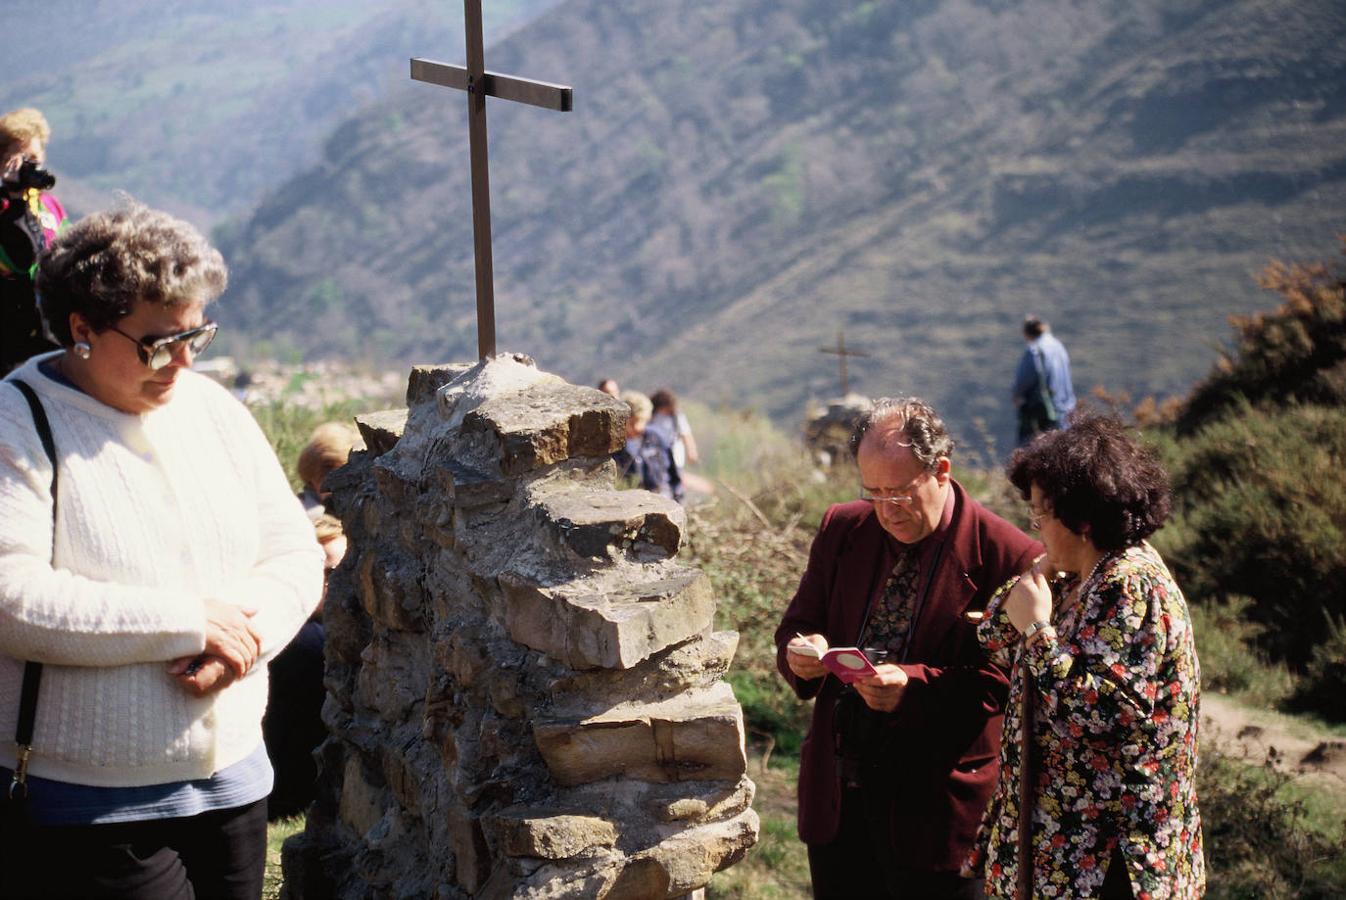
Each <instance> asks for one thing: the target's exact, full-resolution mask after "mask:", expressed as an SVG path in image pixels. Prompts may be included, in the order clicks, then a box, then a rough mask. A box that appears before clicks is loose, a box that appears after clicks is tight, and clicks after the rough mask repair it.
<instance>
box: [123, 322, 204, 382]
mask: <svg viewBox="0 0 1346 900" xmlns="http://www.w3.org/2000/svg"><path fill="white" fill-rule="evenodd" d="M112 330H113V331H115V332H117V334H120V335H121V336H122V337H124V338H126V339H127V340H128V341H131V342H132V343H134V344H135V345H136V353H138V354H139V355H140V361H141V362H143V363H144V364H145V365H146V366H148V367H149V369H150V371H151V372H157V371H159V370H160V369H162V368H163V367H164V366H166V365H168V364H169V363H171V362H172V361H173V354H174V353H177V352H178V348H179V347H183V346H185V347H186V348H187V349H188V350H190V351H192V356H198V355H200V354H202V353H204V352H206V348H207V347H209V346H210V342H211V341H213V340H215V332H217V331H219V330H220V326H219V325H217V324H216V323H214V322H207V323H206V324H204V325H200V326H197V327H196V328H190V329H188V330H187V331H180V332H178V333H177V334H170V335H166V336H164V337H154V336H152V335H147V336H146V337H143V338H133V337H131V336H130V335H129V334H127V333H126V332H124V331H122V330H121V329H120V328H118V327H117V326H115V325H113V326H112Z"/></svg>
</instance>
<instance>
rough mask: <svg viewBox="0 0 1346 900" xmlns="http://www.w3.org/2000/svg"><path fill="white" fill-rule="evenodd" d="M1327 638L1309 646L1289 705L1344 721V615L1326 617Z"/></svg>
mask: <svg viewBox="0 0 1346 900" xmlns="http://www.w3.org/2000/svg"><path fill="white" fill-rule="evenodd" d="M1326 624H1327V628H1326V629H1325V631H1326V634H1327V639H1326V640H1324V641H1323V642H1322V643H1321V644H1319V645H1318V646H1316V647H1314V648H1313V654H1312V655H1311V656H1310V657H1309V663H1308V665H1307V666H1305V667H1304V677H1303V678H1302V679H1300V682H1299V689H1298V690H1297V691H1295V694H1294V696H1293V697H1291V698H1290V701H1289V706H1290V708H1292V709H1297V710H1302V711H1307V712H1312V713H1314V714H1315V715H1319V716H1322V717H1324V718H1326V719H1329V720H1331V721H1333V722H1346V619H1343V618H1341V617H1336V618H1332V617H1330V616H1328V617H1327V623H1326Z"/></svg>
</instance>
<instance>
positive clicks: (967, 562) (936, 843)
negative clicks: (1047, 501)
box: [776, 398, 1041, 898]
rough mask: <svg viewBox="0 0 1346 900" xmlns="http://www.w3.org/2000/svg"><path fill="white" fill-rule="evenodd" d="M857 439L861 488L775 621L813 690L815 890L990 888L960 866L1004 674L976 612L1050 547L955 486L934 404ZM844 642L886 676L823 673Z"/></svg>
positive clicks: (827, 524) (802, 685)
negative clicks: (984, 643) (989, 654)
mask: <svg viewBox="0 0 1346 900" xmlns="http://www.w3.org/2000/svg"><path fill="white" fill-rule="evenodd" d="M851 448H852V451H853V452H854V453H855V455H856V462H857V464H858V466H859V469H860V480H861V485H862V488H863V496H864V498H865V499H863V500H858V501H855V502H851V503H841V504H837V505H836V506H833V507H831V508H830V509H828V511H827V513H826V515H824V516H823V522H822V526H821V528H819V530H818V535H817V537H815V538H814V541H813V549H812V550H811V551H810V553H809V563H808V569H807V570H806V571H805V572H804V577H803V578H802V579H801V580H800V583H799V590H798V591H797V592H796V593H795V596H794V599H793V600H791V601H790V607H789V609H788V610H786V613H785V618H784V619H783V620H782V621H781V625H780V628H778V629H777V630H776V647H777V666H778V668H779V669H780V671H781V674H782V675H784V676H785V679H786V680H787V681H788V682H789V683H790V685H791V687H793V688H794V690H795V692H796V693H797V694H798V695H799V696H800V697H801V698H803V699H805V700H807V699H810V698H814V706H813V724H812V725H811V727H810V728H809V734H808V737H807V738H806V739H805V741H804V749H803V758H802V760H801V765H800V770H799V837H800V838H801V839H802V840H803V841H804V842H805V843H806V844H808V850H809V868H810V871H811V873H812V876H813V890H814V895H815V896H816V897H820V898H821V897H837V898H842V897H844V898H857V897H913V898H915V897H920V898H938V897H949V898H963V897H978V896H980V891H979V888H978V886H977V885H976V883H975V882H974V881H972V880H969V879H962V878H959V877H958V867H959V866H960V865H961V864H962V862H963V859H964V857H966V855H967V853H968V851H969V849H970V848H971V845H972V840H973V837H974V836H975V834H976V831H977V825H978V824H979V823H980V822H981V817H982V811H983V810H984V809H985V808H986V804H987V801H988V800H989V798H990V794H991V790H992V788H993V786H994V785H995V780H996V760H997V754H998V752H999V747H1000V727H1001V722H1002V718H1003V710H1002V706H1003V704H1004V702H1005V697H1006V695H1007V692H1008V682H1007V680H1006V675H1005V672H1004V670H1002V669H1000V668H999V667H997V666H995V665H993V664H992V663H991V662H990V661H988V660H987V659H986V657H985V655H984V654H983V653H982V652H981V648H980V646H979V645H978V644H977V636H976V623H977V621H978V619H979V618H980V615H979V614H980V611H981V610H982V609H983V608H984V607H985V606H986V602H987V600H988V599H989V598H990V596H991V593H992V592H993V591H994V590H995V589H996V588H997V587H999V586H1000V585H1001V584H1003V583H1004V582H1005V581H1007V580H1008V579H1009V578H1010V577H1011V576H1013V575H1015V574H1017V573H1019V572H1022V571H1024V570H1025V569H1027V568H1028V567H1029V566H1030V565H1031V564H1032V562H1033V559H1034V557H1035V556H1036V555H1037V554H1038V553H1040V552H1041V545H1039V544H1037V543H1036V542H1035V541H1033V540H1031V539H1030V538H1028V537H1027V536H1025V535H1024V534H1023V532H1021V531H1019V530H1018V529H1017V528H1015V527H1014V526H1013V525H1010V524H1009V523H1008V522H1006V521H1004V520H1003V519H1001V518H1000V517H998V516H996V515H995V514H994V513H991V512H990V511H988V510H987V509H985V508H984V507H982V506H981V505H980V504H979V503H977V502H976V501H975V500H973V499H972V498H971V497H969V496H968V494H967V492H966V491H965V490H964V489H963V487H962V486H961V485H960V484H958V482H956V481H954V480H953V478H952V477H951V476H950V466H949V455H950V453H951V452H952V450H953V441H952V439H951V438H950V437H949V435H948V432H947V431H946V430H945V427H944V423H943V421H941V420H940V418H939V416H937V415H936V414H935V412H934V410H933V409H931V408H930V407H929V406H928V405H927V404H925V403H924V402H922V401H920V400H917V399H914V398H911V399H904V400H880V401H878V402H877V403H876V404H875V406H874V409H873V411H872V412H870V413H869V414H867V415H866V416H865V417H864V418H863V419H862V420H861V422H860V423H859V424H858V425H857V427H856V430H855V434H854V435H852V438H851ZM805 645H811V648H810V646H805ZM842 646H856V647H862V648H866V653H867V654H869V655H870V656H871V657H874V656H877V657H879V660H874V661H875V663H876V668H877V674H875V675H872V676H869V677H867V678H864V679H861V680H860V681H858V682H856V683H855V684H854V685H853V687H851V688H847V687H845V686H844V685H842V683H841V682H840V681H838V680H837V678H836V677H834V676H830V675H828V673H827V669H826V668H824V666H823V665H822V663H821V662H820V661H819V660H818V658H817V656H816V655H815V653H816V652H822V651H826V650H827V649H828V648H829V647H842Z"/></svg>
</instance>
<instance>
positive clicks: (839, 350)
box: [818, 331, 869, 397]
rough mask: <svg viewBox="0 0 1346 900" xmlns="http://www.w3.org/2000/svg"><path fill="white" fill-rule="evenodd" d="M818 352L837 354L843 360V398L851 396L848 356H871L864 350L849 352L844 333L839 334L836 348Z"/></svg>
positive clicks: (820, 349)
mask: <svg viewBox="0 0 1346 900" xmlns="http://www.w3.org/2000/svg"><path fill="white" fill-rule="evenodd" d="M818 352H819V353H835V354H836V355H837V356H839V357H840V358H841V396H843V397H844V396H846V395H847V394H849V393H850V392H851V380H850V377H849V376H848V374H847V372H846V358H847V357H848V356H869V354H868V353H866V352H864V351H863V350H847V349H846V332H844V331H838V332H837V345H836V347H819V348H818Z"/></svg>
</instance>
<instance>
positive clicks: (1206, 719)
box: [1201, 694, 1346, 794]
mask: <svg viewBox="0 0 1346 900" xmlns="http://www.w3.org/2000/svg"><path fill="white" fill-rule="evenodd" d="M1201 729H1202V730H1201V742H1202V743H1203V744H1207V743H1211V742H1213V743H1214V744H1215V745H1216V746H1217V747H1219V749H1220V750H1222V751H1224V752H1225V753H1226V754H1228V755H1230V756H1235V757H1241V758H1243V759H1246V760H1248V761H1249V762H1254V763H1262V762H1265V761H1267V760H1268V759H1270V760H1271V761H1272V762H1273V763H1274V764H1275V765H1276V767H1277V768H1278V769H1280V770H1281V771H1283V772H1287V773H1289V774H1292V775H1296V776H1302V777H1304V778H1305V779H1306V780H1309V781H1314V782H1321V783H1322V784H1323V786H1324V787H1325V788H1328V789H1331V790H1334V791H1336V792H1339V793H1342V794H1346V738H1343V737H1341V736H1338V735H1334V734H1331V733H1328V732H1322V731H1318V730H1317V729H1314V728H1313V727H1312V726H1311V725H1309V724H1307V723H1305V722H1301V721H1299V720H1296V719H1291V718H1289V717H1287V716H1282V715H1279V714H1278V713H1274V712H1271V711H1269V710H1261V709H1253V708H1250V707H1246V706H1241V705H1239V704H1237V703H1235V702H1234V701H1232V700H1230V699H1229V698H1228V697H1225V696H1222V695H1220V694H1203V695H1202V696H1201Z"/></svg>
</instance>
